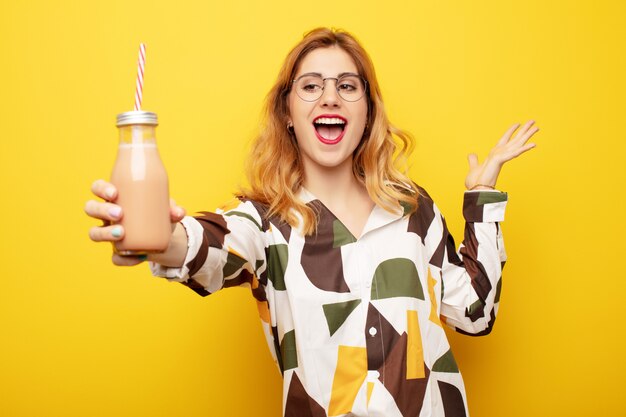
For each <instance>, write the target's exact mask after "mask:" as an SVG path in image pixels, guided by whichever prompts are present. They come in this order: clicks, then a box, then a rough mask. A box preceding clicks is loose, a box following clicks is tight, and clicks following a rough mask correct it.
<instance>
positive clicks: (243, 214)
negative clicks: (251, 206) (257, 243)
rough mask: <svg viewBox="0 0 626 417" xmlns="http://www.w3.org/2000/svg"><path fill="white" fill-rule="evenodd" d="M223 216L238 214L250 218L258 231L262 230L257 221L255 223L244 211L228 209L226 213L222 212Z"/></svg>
mask: <svg viewBox="0 0 626 417" xmlns="http://www.w3.org/2000/svg"><path fill="white" fill-rule="evenodd" d="M224 216H239V217H243V218H246V219H248V220H250V221H251V222H252V223H254V225H255V226H256V227H258V229H259V230H260V231H263V228H262V227H261V225H260V224H259V223H257V221H256V219H255V218H254V217H252V216H251V215H249V214H248V213H244V212H243V211H229V212H228V213H224Z"/></svg>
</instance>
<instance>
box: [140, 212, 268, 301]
mask: <svg viewBox="0 0 626 417" xmlns="http://www.w3.org/2000/svg"><path fill="white" fill-rule="evenodd" d="M180 224H181V227H180V229H181V232H182V233H183V234H185V239H186V242H187V244H186V248H185V252H186V255H185V256H184V259H183V260H182V262H181V263H179V265H180V266H179V267H175V268H171V267H167V266H165V264H166V263H165V262H161V261H160V260H158V258H156V257H155V259H153V258H152V257H151V260H154V261H155V262H151V263H150V268H151V270H152V273H153V274H154V275H156V276H161V277H165V278H168V279H169V280H170V281H175V282H180V283H182V284H184V285H186V286H188V287H189V288H191V289H192V290H194V291H195V292H197V293H198V294H200V295H202V296H206V295H209V294H212V293H214V292H215V291H218V290H219V289H221V288H223V287H230V286H237V285H244V284H248V285H251V286H252V287H253V288H254V287H256V286H257V285H258V276H259V274H261V273H262V272H263V271H264V270H265V258H266V255H265V246H266V245H265V234H264V233H263V230H262V227H261V224H262V220H261V217H260V215H259V213H258V212H257V210H256V209H255V207H254V206H253V204H252V203H251V202H241V203H240V204H239V205H238V206H237V207H236V208H235V209H233V210H229V211H227V212H225V213H208V212H204V213H202V214H201V215H199V216H196V217H189V216H187V217H185V218H184V219H183V220H182V221H181V223H180Z"/></svg>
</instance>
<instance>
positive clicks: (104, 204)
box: [85, 180, 186, 266]
mask: <svg viewBox="0 0 626 417" xmlns="http://www.w3.org/2000/svg"><path fill="white" fill-rule="evenodd" d="M91 191H92V192H93V193H94V194H95V195H96V196H97V197H100V198H101V199H103V200H105V201H97V200H89V201H87V203H86V204H85V213H87V215H88V216H90V217H93V218H94V219H98V220H102V221H103V222H104V224H103V225H102V226H94V227H92V228H91V229H89V238H90V239H91V240H93V241H94V242H116V241H118V240H122V239H124V227H122V225H120V224H111V223H113V222H117V221H119V220H120V219H121V218H122V217H123V216H124V213H123V211H122V208H121V207H120V206H118V205H117V204H115V201H116V200H117V188H115V186H114V185H113V184H111V183H109V182H106V181H104V180H96V181H95V182H94V183H93V184H92V186H91ZM183 217H185V210H184V209H183V208H182V207H179V206H177V205H176V203H175V202H174V200H172V199H170V220H171V222H172V234H174V233H175V231H177V229H182V227H181V226H178V227H177V224H178V222H180V221H181V220H182V219H183ZM176 234H180V230H178V232H177V233H176ZM183 235H184V232H183ZM185 238H186V235H185ZM172 243H173V242H172V241H171V242H170V248H168V250H167V252H169V251H170V249H173V248H171V246H172ZM185 251H186V246H185ZM163 255H165V254H161V255H159V258H163ZM146 259H147V258H146V257H145V256H143V257H142V256H121V255H118V254H117V253H113V258H112V261H113V263H114V264H115V265H120V266H131V265H137V264H140V263H142V262H143V261H145V260H146Z"/></svg>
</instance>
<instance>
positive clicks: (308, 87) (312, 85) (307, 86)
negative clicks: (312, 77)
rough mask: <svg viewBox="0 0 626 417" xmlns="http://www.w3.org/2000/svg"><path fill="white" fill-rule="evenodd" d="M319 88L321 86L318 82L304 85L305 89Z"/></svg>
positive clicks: (314, 89)
mask: <svg viewBox="0 0 626 417" xmlns="http://www.w3.org/2000/svg"><path fill="white" fill-rule="evenodd" d="M319 88H320V86H319V85H317V84H306V85H305V86H304V87H302V89H303V90H304V91H316V90H317V89H319Z"/></svg>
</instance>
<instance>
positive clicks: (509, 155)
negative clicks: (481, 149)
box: [431, 120, 539, 335]
mask: <svg viewBox="0 0 626 417" xmlns="http://www.w3.org/2000/svg"><path fill="white" fill-rule="evenodd" d="M534 123H535V122H534V121H533V120H530V121H528V122H527V123H526V124H524V126H522V127H521V129H520V130H519V131H518V132H517V134H515V136H513V133H514V132H515V131H516V130H517V128H518V127H519V124H514V125H513V126H511V127H510V128H509V129H508V130H507V131H506V132H505V133H504V135H503V136H502V137H501V138H500V140H499V141H498V143H497V144H496V146H495V147H494V148H493V149H492V150H491V152H489V155H488V156H487V158H486V159H485V160H484V161H483V162H482V163H480V164H479V162H478V157H477V156H476V155H475V154H470V155H469V157H468V161H469V165H470V170H469V173H468V175H467V177H466V179H465V186H466V187H467V188H468V189H470V190H479V191H475V192H466V193H465V202H464V204H463V216H464V217H465V222H466V223H465V236H464V239H463V243H462V244H461V246H460V248H459V251H458V253H457V252H456V249H455V245H454V239H453V238H452V236H451V235H450V233H449V231H448V228H447V227H446V223H445V220H444V219H443V217H442V216H441V213H439V212H438V210H437V216H436V219H437V218H438V222H439V226H440V227H439V228H438V230H440V231H441V232H442V234H441V243H440V245H439V247H437V250H436V251H435V254H434V255H433V258H432V259H431V269H434V271H433V273H435V274H437V273H439V274H440V276H441V282H442V291H441V292H442V295H441V315H442V316H443V318H444V321H446V323H447V324H449V325H450V326H452V327H453V328H455V329H456V330H457V331H459V332H461V333H466V334H474V335H483V334H488V333H489V332H491V329H492V328H493V324H494V321H495V319H496V313H497V311H498V303H499V300H500V288H501V284H502V280H501V278H502V268H503V267H504V262H505V261H506V253H505V251H504V243H503V241H502V230H501V229H500V224H499V222H501V221H502V220H504V209H505V206H506V201H507V195H506V193H500V192H498V191H495V190H494V191H485V190H487V189H493V188H494V187H495V184H496V181H497V179H498V176H499V175H500V171H501V170H502V166H503V165H504V164H505V163H506V162H508V161H510V160H511V159H514V158H516V157H518V156H520V155H521V154H523V153H525V152H527V151H529V150H531V149H533V148H534V147H535V144H534V143H528V141H529V139H530V138H531V137H532V136H533V135H534V134H535V133H536V132H537V131H538V130H539V129H538V128H537V127H536V126H533V124H534ZM435 276H436V275H435Z"/></svg>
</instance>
